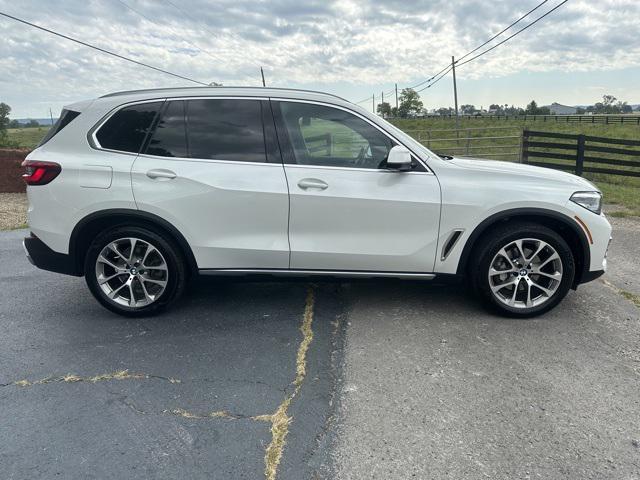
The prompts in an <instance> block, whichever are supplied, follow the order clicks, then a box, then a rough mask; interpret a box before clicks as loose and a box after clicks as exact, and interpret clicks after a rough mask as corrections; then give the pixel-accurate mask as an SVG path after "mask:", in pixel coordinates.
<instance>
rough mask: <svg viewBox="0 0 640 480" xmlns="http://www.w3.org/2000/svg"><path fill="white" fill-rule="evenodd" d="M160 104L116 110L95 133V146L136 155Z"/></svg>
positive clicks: (142, 104)
mask: <svg viewBox="0 0 640 480" xmlns="http://www.w3.org/2000/svg"><path fill="white" fill-rule="evenodd" d="M162 103H163V102H149V103H140V104H137V105H131V106H129V107H124V108H122V109H120V110H118V111H117V112H116V113H114V114H113V115H112V116H111V117H110V118H109V119H108V120H107V121H106V122H105V123H104V124H103V125H102V126H101V127H100V128H99V129H98V131H97V132H96V134H95V137H96V140H97V141H98V144H99V145H96V146H98V147H100V148H106V149H108V150H117V151H120V152H130V153H138V152H139V151H140V148H141V147H142V143H143V142H144V139H145V138H146V136H147V134H148V133H149V130H150V129H151V126H152V124H153V121H154V120H155V118H156V115H157V114H158V111H159V110H160V107H161V106H162Z"/></svg>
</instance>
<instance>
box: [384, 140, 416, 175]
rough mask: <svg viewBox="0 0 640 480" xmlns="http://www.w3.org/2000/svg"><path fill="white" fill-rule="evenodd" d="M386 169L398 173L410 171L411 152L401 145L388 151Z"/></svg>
mask: <svg viewBox="0 0 640 480" xmlns="http://www.w3.org/2000/svg"><path fill="white" fill-rule="evenodd" d="M387 167H388V168H390V169H392V170H398V171H400V172H407V171H409V170H411V152H410V151H409V150H408V149H407V148H406V147H403V146H401V145H396V146H395V147H393V148H392V149H391V150H390V151H389V156H388V157H387Z"/></svg>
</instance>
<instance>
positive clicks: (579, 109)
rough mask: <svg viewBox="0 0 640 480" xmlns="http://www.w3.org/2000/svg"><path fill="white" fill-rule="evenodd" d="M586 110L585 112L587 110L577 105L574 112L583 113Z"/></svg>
mask: <svg viewBox="0 0 640 480" xmlns="http://www.w3.org/2000/svg"><path fill="white" fill-rule="evenodd" d="M586 112H587V111H586V110H585V109H584V108H582V107H577V108H576V114H577V115H584V114H585V113H586Z"/></svg>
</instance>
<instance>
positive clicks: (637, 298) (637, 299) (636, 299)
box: [602, 279, 640, 308]
mask: <svg viewBox="0 0 640 480" xmlns="http://www.w3.org/2000/svg"><path fill="white" fill-rule="evenodd" d="M602 283H604V284H605V285H606V286H607V287H609V288H610V289H612V290H613V291H615V292H616V293H617V294H618V295H621V296H623V297H624V298H626V299H627V300H629V301H630V302H631V303H633V304H634V305H635V306H636V307H638V308H640V295H636V294H635V293H631V292H627V291H626V290H623V289H622V288H619V287H618V286H617V285H614V284H613V283H611V282H609V281H608V280H604V279H603V280H602Z"/></svg>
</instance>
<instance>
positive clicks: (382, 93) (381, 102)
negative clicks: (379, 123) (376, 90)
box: [380, 91, 384, 118]
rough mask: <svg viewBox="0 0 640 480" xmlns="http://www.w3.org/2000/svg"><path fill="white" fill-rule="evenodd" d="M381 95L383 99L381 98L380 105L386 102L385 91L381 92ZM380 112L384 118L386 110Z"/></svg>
mask: <svg viewBox="0 0 640 480" xmlns="http://www.w3.org/2000/svg"><path fill="white" fill-rule="evenodd" d="M380 96H381V97H382V100H380V105H382V104H383V103H384V91H382V92H380ZM382 108H384V107H382ZM380 114H381V115H382V118H384V110H383V111H381V112H380Z"/></svg>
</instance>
